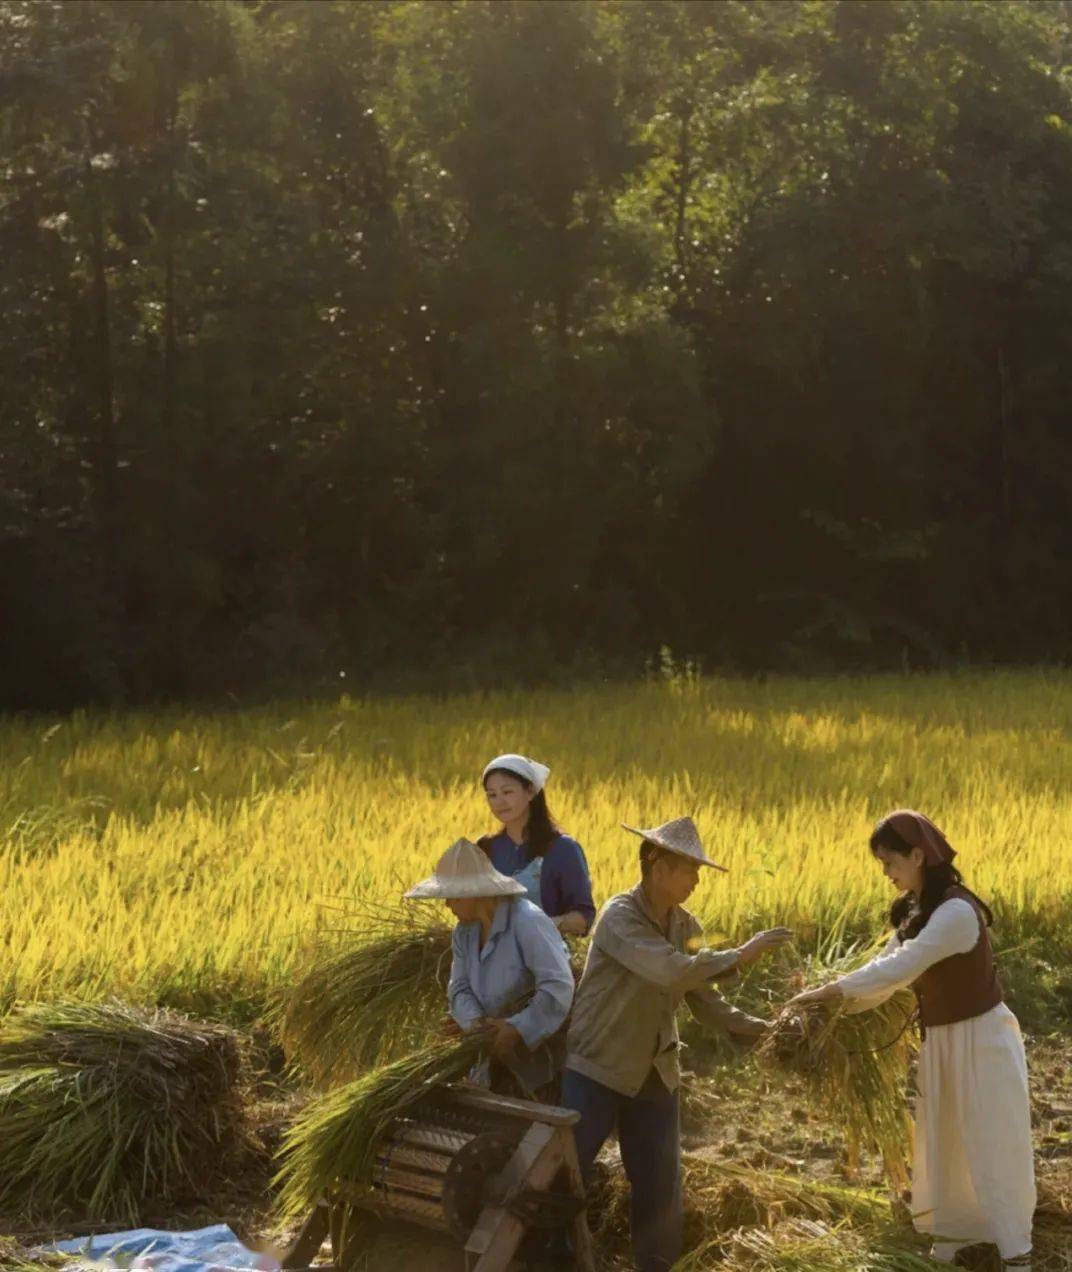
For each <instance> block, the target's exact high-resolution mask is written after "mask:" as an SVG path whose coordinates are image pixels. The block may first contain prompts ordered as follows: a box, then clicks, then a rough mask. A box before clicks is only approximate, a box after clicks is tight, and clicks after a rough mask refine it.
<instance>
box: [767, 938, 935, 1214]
mask: <svg viewBox="0 0 1072 1272" xmlns="http://www.w3.org/2000/svg"><path fill="white" fill-rule="evenodd" d="M862 961H864V959H863V957H862V956H861V954H860V952H859V951H850V952H849V953H847V954H844V955H842V956H840V957H836V958H833V957H828V958H826V959H825V960H823V961H821V962H820V960H819V959H818V958H815V959H813V960H811V964H812V965H811V966H810V968H809V972H808V974H807V981H808V983H814V982H815V981H816V980H820V979H821V980H829V979H832V978H833V976H835V975H841V974H843V973H845V972H847V971H849V970H851V969H852V968H853V967H855V966H858V965H859V964H860V963H861V962H862ZM803 978H804V973H802V972H800V971H797V972H795V973H794V974H793V975H792V977H791V978H790V979H789V981H788V983H787V985H786V987H785V997H787V998H788V997H790V995H791V994H792V993H795V992H797V991H798V990H799V988H800V985H801V982H802V980H803ZM914 1010H915V1001H914V999H913V996H912V994H911V992H910V991H908V990H903V991H900V992H899V993H897V994H895V995H894V996H893V997H892V998H890V999H888V1000H887V1001H886V1002H885V1003H883V1004H882V1005H881V1006H879V1007H876V1008H874V1009H872V1010H870V1011H866V1012H859V1013H850V1012H848V1011H847V1010H846V1004H844V1003H840V1004H838V1005H837V1006H830V1005H827V1004H805V1005H804V1006H803V1007H796V1006H787V1007H784V1008H783V1009H782V1010H781V1012H780V1013H779V1014H778V1015H777V1016H776V1017H775V1018H774V1020H773V1021H772V1027H771V1030H770V1032H769V1033H768V1034H767V1035H766V1036H765V1037H764V1038H763V1039H762V1041H761V1042H760V1044H759V1046H758V1047H757V1048H756V1051H755V1057H756V1060H757V1062H758V1063H759V1064H760V1065H761V1066H764V1067H767V1068H771V1069H775V1070H781V1071H783V1072H789V1073H792V1074H795V1075H797V1076H798V1077H799V1078H800V1079H801V1081H802V1085H803V1090H804V1096H805V1098H806V1099H807V1100H808V1101H809V1102H810V1103H811V1104H812V1105H813V1107H814V1108H815V1109H816V1110H817V1111H818V1112H820V1113H821V1114H822V1115H823V1116H825V1117H826V1118H827V1119H828V1120H829V1121H830V1122H832V1123H833V1124H834V1125H835V1126H836V1127H837V1128H838V1129H840V1131H841V1132H842V1134H843V1135H844V1136H845V1141H846V1145H847V1148H848V1151H849V1155H850V1161H857V1160H858V1159H859V1156H860V1153H861V1152H863V1151H870V1152H875V1153H877V1154H879V1155H880V1156H881V1158H882V1160H883V1163H884V1166H885V1169H886V1175H887V1178H888V1180H889V1182H890V1185H891V1187H893V1188H894V1189H896V1190H902V1189H904V1188H906V1187H907V1186H908V1178H909V1159H910V1156H911V1147H912V1122H911V1115H910V1110H909V1106H908V1101H907V1099H906V1092H905V1084H906V1078H907V1074H908V1064H909V1060H910V1058H911V1055H912V1051H913V1047H914V1044H915V1033H914V1031H913V1030H912V1029H911V1028H910V1025H911V1023H912V1018H913V1015H914Z"/></svg>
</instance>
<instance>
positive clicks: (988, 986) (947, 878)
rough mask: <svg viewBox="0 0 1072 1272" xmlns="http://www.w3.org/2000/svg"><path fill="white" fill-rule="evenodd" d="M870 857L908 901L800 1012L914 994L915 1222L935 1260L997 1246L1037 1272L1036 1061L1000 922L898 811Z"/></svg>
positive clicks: (1007, 1258)
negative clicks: (1009, 983) (1009, 981)
mask: <svg viewBox="0 0 1072 1272" xmlns="http://www.w3.org/2000/svg"><path fill="white" fill-rule="evenodd" d="M871 851H872V852H873V853H874V855H875V857H876V858H877V859H878V861H879V862H881V864H882V867H883V870H884V872H885V874H886V877H887V878H888V879H889V881H890V882H891V883H892V884H893V885H894V887H896V888H897V889H898V891H899V892H900V893H901V895H900V896H899V897H898V899H897V901H895V902H894V905H893V909H892V911H891V920H892V922H893V925H894V927H895V929H896V931H895V933H894V935H893V936H892V937H891V939H890V942H889V944H888V945H887V946H886V950H885V952H884V953H883V954H882V955H881V956H880V957H878V958H875V959H873V960H872V961H871V962H870V963H868V964H867V965H866V966H865V967H862V968H860V969H859V970H858V971H855V972H852V973H851V974H850V975H848V976H842V977H841V978H840V979H839V980H836V981H834V982H833V983H832V984H829V985H825V986H823V988H821V989H813V990H809V991H808V992H806V993H803V994H799V995H798V996H797V997H796V998H794V999H793V1002H794V1003H808V1002H824V1001H835V1000H839V999H842V998H845V999H848V1000H849V1004H848V1007H847V1010H849V1011H867V1010H868V1009H869V1008H871V1007H876V1006H878V1004H879V1003H881V1002H884V1001H885V1000H886V999H887V998H889V996H890V995H891V994H892V993H894V991H895V990H898V989H901V988H903V987H904V986H906V985H911V986H912V988H913V989H914V990H915V993H916V997H917V999H918V1000H919V1016H920V1022H921V1031H922V1033H923V1044H922V1047H921V1050H920V1056H919V1076H918V1089H919V1095H918V1100H917V1104H916V1145H915V1159H914V1161H913V1166H912V1210H913V1217H914V1222H915V1225H916V1227H917V1229H919V1231H920V1232H925V1233H928V1234H930V1235H931V1236H932V1238H933V1241H934V1245H933V1248H932V1251H931V1253H932V1255H933V1256H934V1257H935V1258H936V1259H938V1260H939V1261H940V1262H943V1263H952V1262H953V1261H954V1259H955V1258H956V1254H957V1251H958V1250H960V1249H961V1248H963V1247H964V1246H967V1245H974V1244H976V1243H978V1242H992V1243H993V1244H994V1245H996V1246H997V1247H998V1249H999V1251H1000V1253H1001V1257H1002V1260H1003V1261H1004V1266H1005V1267H1006V1268H1016V1269H1019V1270H1020V1272H1023V1269H1025V1268H1030V1266H1031V1218H1032V1215H1033V1213H1034V1210H1035V1173H1034V1158H1033V1154H1032V1147H1031V1110H1030V1103H1029V1097H1028V1086H1027V1061H1026V1058H1025V1056H1024V1044H1023V1039H1022V1038H1021V1036H1020V1026H1019V1024H1018V1023H1017V1020H1016V1017H1015V1016H1014V1015H1013V1014H1012V1012H1011V1011H1010V1010H1009V1009H1008V1007H1006V1006H1005V1004H1004V1002H1003V1001H1002V994H1001V985H1000V982H999V981H998V977H997V970H996V968H995V965H994V956H993V951H992V949H991V946H990V936H989V933H988V931H987V928H988V927H989V925H990V923H991V921H992V915H991V913H990V910H989V909H988V907H987V906H986V905H985V904H984V903H983V902H982V901H980V900H979V898H978V897H977V896H975V894H974V893H972V892H969V891H968V889H967V888H964V887H962V886H961V877H960V872H959V871H958V870H957V869H956V867H955V866H954V865H953V864H952V863H953V857H954V856H955V855H956V854H955V853H954V851H953V849H952V848H951V847H950V845H949V843H948V841H947V840H946V838H945V836H944V835H943V834H942V832H941V831H940V830H939V829H938V827H937V826H935V825H934V823H933V822H932V821H930V820H929V819H928V818H927V817H924V816H923V814H922V813H917V812H915V811H913V810H912V809H899V810H898V811H897V812H894V813H890V814H889V815H888V816H886V817H884V818H883V819H882V820H881V821H880V822H879V823H878V825H877V826H876V827H875V831H874V833H873V834H872V836H871Z"/></svg>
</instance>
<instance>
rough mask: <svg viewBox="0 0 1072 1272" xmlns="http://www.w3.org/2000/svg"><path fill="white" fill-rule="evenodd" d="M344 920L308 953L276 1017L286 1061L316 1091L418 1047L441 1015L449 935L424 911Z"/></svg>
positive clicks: (368, 912) (369, 912) (367, 913)
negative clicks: (344, 926) (339, 928)
mask: <svg viewBox="0 0 1072 1272" xmlns="http://www.w3.org/2000/svg"><path fill="white" fill-rule="evenodd" d="M348 919H349V921H350V922H351V923H352V924H353V926H352V927H350V928H348V929H345V930H342V931H336V932H333V933H330V934H327V935H325V936H322V937H321V938H320V940H319V941H318V942H317V944H316V945H315V946H314V947H313V949H312V951H311V953H310V956H309V959H308V963H307V966H306V970H305V972H304V974H303V975H302V976H300V977H299V978H298V980H297V981H296V983H295V984H294V986H293V988H292V989H291V990H290V991H289V993H288V995H287V998H286V999H285V1001H284V1002H283V1003H282V1004H281V1007H280V1011H279V1017H278V1018H279V1032H280V1037H281V1038H282V1042H283V1046H284V1048H285V1050H286V1051H287V1054H288V1056H289V1058H290V1059H291V1061H292V1063H293V1064H295V1065H296V1066H297V1067H298V1068H299V1069H300V1070H301V1071H302V1073H303V1074H304V1075H305V1076H306V1077H307V1078H308V1079H309V1080H310V1081H311V1082H312V1083H313V1084H314V1085H316V1086H320V1087H330V1086H333V1085H337V1084H338V1083H340V1082H349V1081H352V1080H353V1079H355V1078H356V1077H357V1076H358V1075H359V1074H361V1073H363V1072H364V1071H365V1070H367V1069H369V1068H371V1067H374V1066H376V1065H379V1064H383V1063H385V1062H386V1061H389V1060H391V1059H394V1058H395V1057H398V1056H400V1055H402V1054H404V1053H405V1052H406V1051H408V1050H412V1048H413V1047H414V1046H420V1045H421V1044H423V1043H424V1042H426V1041H427V1040H428V1037H429V1036H430V1034H431V1032H432V1030H433V1029H434V1026H435V1023H436V1021H437V1020H438V1019H440V1018H441V1017H442V1016H443V1015H444V1014H445V1010H446V1008H445V1002H446V988H447V979H448V977H449V976H450V957H451V947H450V942H451V928H450V927H449V926H447V924H446V923H444V922H443V921H442V920H441V919H439V918H438V917H437V916H436V915H435V913H434V912H432V911H430V910H429V907H427V906H424V907H410V908H408V909H405V910H400V909H391V910H386V909H377V908H375V907H372V906H368V907H366V908H364V909H363V910H361V911H360V912H358V913H356V914H354V915H350V916H348Z"/></svg>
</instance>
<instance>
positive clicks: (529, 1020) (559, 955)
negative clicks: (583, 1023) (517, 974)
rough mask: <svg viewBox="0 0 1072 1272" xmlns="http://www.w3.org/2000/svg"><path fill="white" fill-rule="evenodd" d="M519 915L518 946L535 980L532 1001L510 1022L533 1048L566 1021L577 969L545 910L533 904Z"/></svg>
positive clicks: (531, 1049)
mask: <svg viewBox="0 0 1072 1272" xmlns="http://www.w3.org/2000/svg"><path fill="white" fill-rule="evenodd" d="M517 918H518V922H517V931H516V935H517V942H518V946H519V947H520V950H521V955H522V958H523V959H524V962H525V966H526V967H527V968H528V970H529V972H530V973H531V975H532V978H533V982H534V984H533V997H532V1001H531V1002H530V1003H529V1004H528V1005H527V1006H526V1007H525V1008H524V1009H523V1010H521V1011H519V1012H517V1013H516V1014H515V1015H513V1016H510V1017H509V1023H510V1024H511V1025H513V1026H514V1028H515V1029H516V1030H517V1031H518V1033H519V1034H520V1035H521V1037H522V1040H523V1041H524V1043H525V1046H526V1047H528V1048H529V1050H530V1051H533V1050H535V1048H536V1047H538V1046H539V1044H540V1043H541V1042H544V1041H545V1040H546V1039H547V1038H549V1037H550V1036H551V1035H552V1034H554V1033H557V1031H558V1030H559V1029H560V1028H561V1027H562V1025H563V1024H564V1023H565V1020H566V1017H567V1016H568V1015H569V1009H570V1006H571V1005H572V1003H573V973H572V972H571V971H570V965H569V957H568V955H567V953H566V947H565V945H564V944H563V941H562V937H561V934H560V933H559V931H558V929H557V928H556V927H555V925H554V924H553V923H552V922H551V920H550V919H549V918H548V917H547V916H546V915H545V914H543V913H541V912H540V911H539V910H537V909H535V907H533V908H532V910H531V911H530V912H528V913H525V914H524V915H521V914H519V915H518V916H517Z"/></svg>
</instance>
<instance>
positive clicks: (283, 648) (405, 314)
mask: <svg viewBox="0 0 1072 1272" xmlns="http://www.w3.org/2000/svg"><path fill="white" fill-rule="evenodd" d="M0 171H2V174H3V177H2V184H0V260H2V270H0V327H2V329H0V605H2V619H3V621H2V624H0V702H2V703H3V704H6V705H7V706H9V707H49V708H56V707H68V706H72V705H75V704H79V703H86V702H136V701H151V700H158V699H165V698H193V697H211V696H216V695H223V694H227V693H231V694H236V695H260V694H264V693H273V692H282V691H285V690H292V689H295V688H306V689H308V688H312V689H315V688H316V687H317V686H323V685H326V684H329V683H330V684H334V685H339V683H340V681H339V674H340V672H345V673H346V676H347V677H348V680H347V681H346V683H347V684H350V685H354V684H356V685H358V686H361V687H368V686H375V685H377V684H379V685H388V684H392V683H396V684H404V683H410V682H411V681H412V679H413V677H414V676H420V675H424V676H427V677H430V678H437V679H439V680H440V681H442V680H444V679H451V678H453V679H455V680H461V681H464V680H466V678H468V679H469V680H470V681H471V682H472V683H485V682H487V681H490V680H502V679H508V678H512V677H514V676H516V675H523V676H524V677H525V678H527V679H532V678H540V677H551V676H555V675H561V674H583V673H586V672H588V673H591V672H594V671H597V670H598V671H600V672H603V671H608V670H629V669H631V668H633V669H635V668H640V667H642V666H643V665H644V664H645V662H646V661H648V660H650V659H651V658H653V657H657V656H658V653H657V651H658V650H659V649H660V648H661V647H669V648H670V649H672V650H673V651H674V652H675V656H678V657H681V658H690V659H698V660H700V661H701V662H702V664H703V665H704V666H707V667H709V668H725V669H732V670H735V671H744V672H751V671H757V670H763V669H793V670H817V671H819V670H829V669H831V668H847V667H851V668H867V667H882V666H895V667H902V666H909V667H931V666H948V665H955V664H961V663H965V662H985V663H993V662H1023V661H1035V662H1037V661H1065V660H1068V659H1069V656H1070V654H1072V575H1070V564H1072V513H1070V507H1072V503H1070V495H1072V395H1070V390H1072V6H1070V5H1068V4H1066V3H1064V2H1057V0H1054V2H1052V3H1045V2H1043V3H991V2H981V3H973V4H969V3H926V2H920V0H881V2H879V3H860V2H852V3H839V2H835V0H823V2H818V3H812V2H801V3H762V2H758V3H738V2H736V0H721V2H718V3H705V2H704V0H689V2H688V3H679V2H677V0H661V2H659V3H647V2H644V0H633V2H631V3H620V2H615V0H608V2H605V3H597V2H580V3H577V2H571V0H553V2H552V0H543V2H539V0H528V2H523V3H511V2H509V0H497V2H490V3H489V2H485V0H466V2H463V3H455V2H452V0H435V2H434V3H412V2H411V3H386V2H381V0H365V2H361V3H357V2H342V3H340V2H333V0H315V2H314V3H304V2H301V0H286V2H284V3H280V2H275V0H248V2H242V0H228V2H222V3H221V2H218V0H184V2H175V0H154V2H153V3H145V2H143V0H137V2H134V3H124V2H123V0H78V2H71V3H53V2H50V0H34V2H33V3H24V2H20V0H6V2H5V3H2V4H0ZM407 677H408V679H407Z"/></svg>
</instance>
